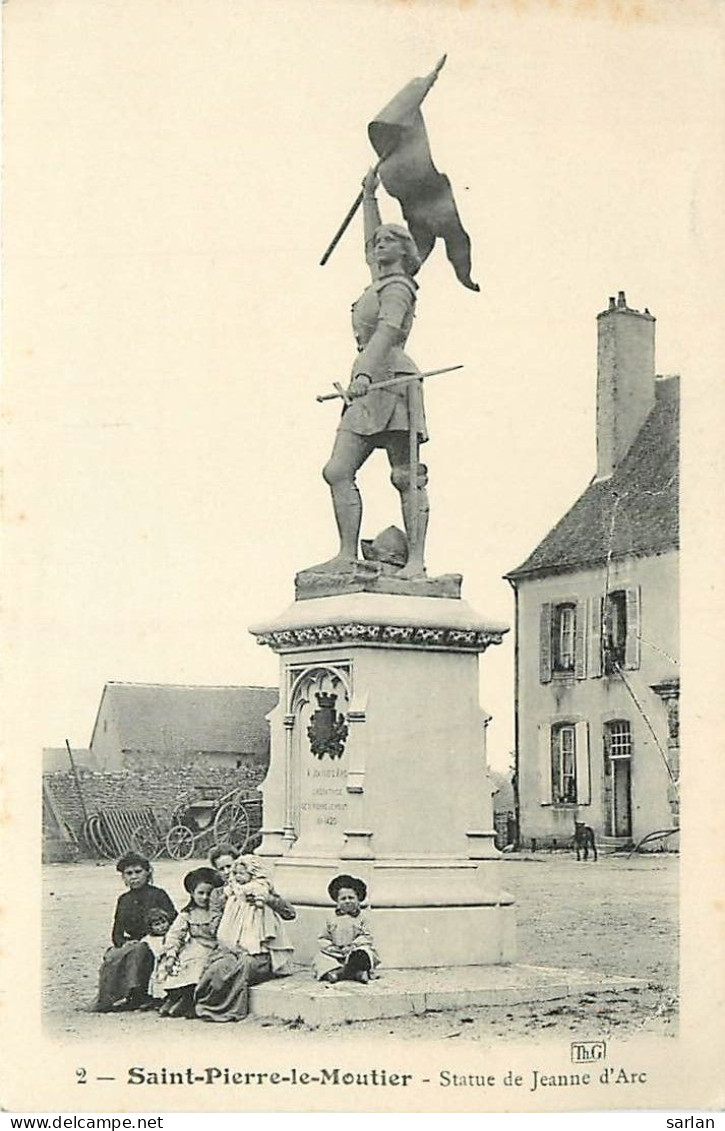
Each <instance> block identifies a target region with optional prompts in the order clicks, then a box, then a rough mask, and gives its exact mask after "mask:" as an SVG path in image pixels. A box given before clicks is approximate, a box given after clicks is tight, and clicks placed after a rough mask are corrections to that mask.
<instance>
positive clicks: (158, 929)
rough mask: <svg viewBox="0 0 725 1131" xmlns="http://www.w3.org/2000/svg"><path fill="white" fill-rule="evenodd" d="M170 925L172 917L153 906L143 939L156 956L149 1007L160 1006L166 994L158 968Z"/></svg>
mask: <svg viewBox="0 0 725 1131" xmlns="http://www.w3.org/2000/svg"><path fill="white" fill-rule="evenodd" d="M170 926H171V918H170V916H169V914H168V912H167V911H165V910H164V908H163V907H152V908H151V910H150V911H149V912H148V913H147V915H146V928H147V930H146V934H145V935H144V937H143V941H144V942H145V943H146V946H147V947H148V948H149V950H150V951H151V953H152V954H153V956H154V968H153V971H152V972H151V977H150V979H149V997H150V998H151V1001H150V1002H149V1005H148V1008H149V1009H155V1008H158V1006H159V1005H160V1004H161V1002H162V1001H163V999H164V997H165V994H166V991H165V990H164V989H163V987H162V985H161V983H160V981H159V976H158V969H159V959H160V958H161V955H162V954H163V951H164V940H165V937H166V934H167V932H168V930H169V927H170ZM142 1008H143V1007H142Z"/></svg>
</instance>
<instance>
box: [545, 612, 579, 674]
mask: <svg viewBox="0 0 725 1131" xmlns="http://www.w3.org/2000/svg"><path fill="white" fill-rule="evenodd" d="M551 628H552V640H551V656H552V666H553V669H554V671H555V672H573V671H574V639H575V630H576V605H574V604H569V603H567V604H565V605H555V606H554V609H553V616H552V625H551Z"/></svg>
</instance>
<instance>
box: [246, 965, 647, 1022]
mask: <svg viewBox="0 0 725 1131" xmlns="http://www.w3.org/2000/svg"><path fill="white" fill-rule="evenodd" d="M645 985H646V982H644V981H642V980H640V979H637V978H627V977H620V976H615V975H604V974H599V973H597V972H596V971H590V970H563V969H557V968H553V967H543V966H521V965H510V966H456V967H450V968H447V969H445V968H435V969H418V970H387V969H386V970H381V971H380V973H379V975H378V977H376V978H375V979H373V981H371V982H370V983H369V984H368V985H361V984H359V983H357V982H339V983H337V984H334V985H328V984H326V983H324V982H316V981H314V980H313V978H312V975H311V974H310V972H309V970H300V971H298V972H297V973H295V974H293V975H292V976H291V977H289V978H280V979H277V980H276V981H272V982H265V983H264V984H263V985H261V986H255V987H254V989H252V991H251V995H250V1005H251V1013H252V1014H253V1015H254V1016H256V1017H276V1018H279V1019H281V1020H284V1021H302V1022H304V1023H305V1024H306V1025H310V1026H315V1027H316V1026H323V1025H336V1024H342V1023H345V1022H350V1021H372V1020H378V1019H379V1018H383V1017H405V1016H407V1015H408V1014H422V1013H429V1012H430V1013H434V1012H440V1011H442V1010H455V1009H462V1008H463V1009H468V1008H476V1007H480V1006H491V1005H520V1004H522V1003H524V1002H537V1001H554V1000H556V999H558V998H566V997H573V996H578V995H580V994H591V993H594V994H597V993H605V992H608V991H612V990H626V989H632V988H635V987H636V988H644V987H645Z"/></svg>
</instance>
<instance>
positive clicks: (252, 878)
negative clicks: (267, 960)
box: [216, 856, 292, 973]
mask: <svg viewBox="0 0 725 1131" xmlns="http://www.w3.org/2000/svg"><path fill="white" fill-rule="evenodd" d="M224 893H225V895H226V900H225V903H224V910H223V912H222V914H221V917H220V918H219V919H218V920H217V922H218V926H217V928H216V937H217V939H218V941H219V942H220V943H221V944H222V945H223V946H225V947H227V948H229V949H230V950H237V949H241V950H244V951H246V952H247V953H248V954H260V953H262V952H263V951H264V950H267V951H269V953H270V955H271V958H272V969H273V971H274V973H281V972H282V968H283V967H284V966H286V965H287V964H288V963H289V959H290V957H291V955H292V946H291V944H290V943H289V941H288V939H287V933H286V931H285V928H284V924H283V922H282V919H281V918H280V916H279V915H278V914H277V912H276V911H274V910H273V909H272V907H271V906H270V905H269V898H270V896H273V894H274V893H273V890H272V884H271V882H270V880H269V878H268V876H267V874H266V872H265V870H264V865H263V864H262V862H261V860H258V859H257V857H256V856H240V857H239V859H238V860H235V861H234V863H233V864H232V868H231V872H230V874H229V876H228V877H227V879H226V882H225V884H224ZM263 944H264V945H263Z"/></svg>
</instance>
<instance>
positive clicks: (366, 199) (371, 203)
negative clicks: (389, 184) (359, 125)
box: [362, 169, 383, 282]
mask: <svg viewBox="0 0 725 1131" xmlns="http://www.w3.org/2000/svg"><path fill="white" fill-rule="evenodd" d="M379 183H380V178H379V177H378V174H377V171H376V170H375V169H368V171H367V173H366V174H365V177H364V179H363V183H362V191H363V238H364V241H365V244H364V250H365V262H366V263H367V265H368V267H369V268H370V277H371V278H372V281H373V282H376V281H377V279H378V277H379V275H380V272H379V270H378V265H377V263H376V262H375V253H374V240H375V233H376V232H377V230H378V228H379V227H380V226H381V225H382V222H383V221H382V219H381V217H380V209H379V208H378V201H377V197H376V196H375V190H376V188H377V187H378V184H379Z"/></svg>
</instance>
